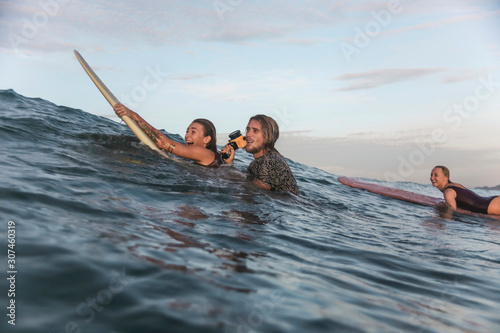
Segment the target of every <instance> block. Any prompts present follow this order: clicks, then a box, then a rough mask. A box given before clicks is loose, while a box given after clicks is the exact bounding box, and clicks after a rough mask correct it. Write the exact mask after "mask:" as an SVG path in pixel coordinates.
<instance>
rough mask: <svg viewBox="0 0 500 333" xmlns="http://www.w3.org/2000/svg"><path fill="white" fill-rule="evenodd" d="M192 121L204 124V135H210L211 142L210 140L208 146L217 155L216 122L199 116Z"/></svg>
mask: <svg viewBox="0 0 500 333" xmlns="http://www.w3.org/2000/svg"><path fill="white" fill-rule="evenodd" d="M192 122H193V123H197V124H200V125H201V126H203V136H209V135H210V142H208V144H207V147H206V148H207V149H208V150H211V151H213V152H214V153H215V154H216V155H217V132H216V131H215V126H214V124H213V123H212V122H211V121H210V120H208V119H204V118H198V119H195V120H193V121H192Z"/></svg>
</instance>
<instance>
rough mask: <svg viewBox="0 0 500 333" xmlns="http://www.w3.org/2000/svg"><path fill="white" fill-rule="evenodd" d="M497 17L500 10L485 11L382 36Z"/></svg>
mask: <svg viewBox="0 0 500 333" xmlns="http://www.w3.org/2000/svg"><path fill="white" fill-rule="evenodd" d="M496 15H500V10H496V11H483V12H481V13H476V14H468V15H462V16H457V17H450V18H446V19H442V20H439V21H432V22H425V23H421V24H417V25H414V26H411V27H404V28H397V29H393V30H388V31H384V32H382V34H394V33H401V32H407V31H414V30H422V29H431V28H436V27H439V26H442V25H447V24H454V23H462V22H468V21H477V20H482V19H484V18H487V17H489V16H496Z"/></svg>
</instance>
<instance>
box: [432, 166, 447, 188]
mask: <svg viewBox="0 0 500 333" xmlns="http://www.w3.org/2000/svg"><path fill="white" fill-rule="evenodd" d="M430 179H431V183H432V186H434V187H437V188H445V187H446V185H447V184H448V177H446V176H445V175H444V173H443V169H441V168H434V169H432V171H431V178H430Z"/></svg>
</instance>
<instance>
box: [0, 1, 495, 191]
mask: <svg viewBox="0 0 500 333" xmlns="http://www.w3.org/2000/svg"><path fill="white" fill-rule="evenodd" d="M499 31H500V1H498V0H496V1H492V0H484V1H483V0H469V1H465V0H464V1H461V0H456V1H451V0H443V1H440V0H429V1H428V0H389V1H332V0H329V1H328V0H324V1H323V0H296V1H284V0H278V1H260V0H252V1H251V0H207V1H201V0H200V1H194V0H193V1H189V0H186V1H180V0H178V1H177V0H171V1H165V0H163V1H159V0H151V1H146V2H139V1H127V0H122V1H92V0H86V1H80V0H36V1H24V0H15V1H14V0H13V1H10V0H0V89H14V90H15V91H16V92H17V93H20V94H22V95H25V96H28V97H40V98H43V99H46V100H49V101H51V102H53V103H56V104H58V105H64V106H68V107H72V108H77V109H81V110H84V111H86V112H89V113H92V114H96V115H101V116H105V117H109V118H111V119H115V120H117V121H118V120H119V119H118V118H117V117H116V116H115V115H114V113H113V111H112V108H111V107H110V106H109V104H108V103H107V102H106V100H105V99H104V98H103V97H102V95H101V94H100V93H99V91H98V90H97V89H96V88H95V86H94V85H93V83H92V82H91V81H90V79H89V78H88V77H87V75H86V74H85V72H84V71H83V69H82V68H81V66H80V64H79V63H78V61H77V60H76V58H75V56H74V53H73V50H78V51H79V52H80V53H81V55H82V56H83V57H84V58H85V59H86V61H87V62H88V63H89V64H90V65H91V66H92V67H93V69H94V70H95V72H96V73H97V74H98V75H99V76H100V78H101V80H102V81H103V82H104V83H105V84H106V85H107V86H108V88H109V89H110V90H111V91H112V92H113V93H114V95H115V96H116V97H117V98H118V99H119V100H120V101H121V102H122V103H124V104H125V105H126V106H128V107H129V108H131V109H133V110H134V111H136V112H138V113H139V114H140V115H141V116H142V117H143V118H145V119H146V120H147V121H148V122H149V123H151V124H152V125H153V126H155V127H156V128H159V129H165V130H166V131H168V132H169V133H177V134H181V135H183V133H184V132H185V129H186V127H187V126H188V125H189V124H190V122H191V121H192V120H193V119H195V118H208V119H210V120H211V121H212V122H213V123H214V124H215V126H216V128H217V132H218V134H219V135H218V143H219V144H220V145H223V144H224V143H225V142H227V139H228V138H227V134H228V133H230V132H232V131H234V130H237V129H240V130H242V131H243V130H244V129H245V127H246V125H247V122H248V119H249V118H250V117H251V116H253V115H255V114H259V113H263V114H266V115H269V116H271V117H273V118H274V119H275V120H276V121H277V122H278V124H279V126H280V139H279V140H278V143H277V148H278V150H279V151H280V152H281V153H282V154H283V155H284V156H286V157H288V158H290V159H291V160H293V161H296V162H300V163H303V164H306V165H310V166H314V167H317V168H320V169H323V170H325V171H327V172H330V173H333V174H335V175H344V176H351V177H365V178H373V179H380V180H388V181H412V182H416V183H423V184H428V183H429V174H430V171H431V169H432V167H433V166H435V165H445V166H448V167H449V168H450V170H451V174H452V180H454V181H455V182H459V183H462V184H463V185H465V186H467V187H478V186H495V185H499V184H500V145H499V143H500V130H499V129H500V37H499V36H500V34H499ZM241 153H244V152H241Z"/></svg>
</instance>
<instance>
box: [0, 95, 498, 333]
mask: <svg viewBox="0 0 500 333" xmlns="http://www.w3.org/2000/svg"><path fill="white" fill-rule="evenodd" d="M165 134H166V135H167V136H169V137H170V138H172V139H174V140H177V141H181V140H182V138H181V137H180V136H179V135H173V134H170V133H165ZM0 138H1V139H2V145H1V146H0V147H1V148H0V149H1V152H0V153H1V156H2V177H1V179H0V194H1V200H2V204H1V205H0V212H1V215H0V216H1V217H2V219H3V221H2V229H1V232H0V235H2V237H1V241H0V243H1V244H2V247H3V248H4V249H5V252H4V253H5V254H4V257H3V258H4V260H7V258H6V254H7V244H8V243H7V223H8V221H14V222H15V224H16V247H15V250H16V253H18V256H17V258H16V259H17V260H16V269H17V272H18V273H17V276H16V295H15V304H16V314H17V317H16V325H15V327H13V326H12V325H10V324H9V323H8V322H7V319H8V317H7V316H5V314H7V309H5V308H4V315H3V316H4V319H3V320H2V321H0V331H1V332H10V331H15V332H64V331H65V330H68V329H69V330H73V331H76V330H77V329H79V330H81V332H113V331H114V332H252V331H254V332H325V333H326V332H328V333H329V332H416V331H417V332H418V331H420V332H450V331H456V332H461V331H475V332H496V331H498V329H499V327H500V320H499V319H498V313H499V311H500V299H499V296H498V294H499V293H498V290H500V279H498V278H495V277H498V272H499V271H500V270H499V268H500V261H499V259H498V258H499V254H500V242H499V239H500V238H499V237H500V226H498V225H497V224H495V223H496V222H495V221H490V220H487V219H484V218H480V217H477V216H468V215H460V214H458V215H456V216H455V217H454V219H453V220H447V219H442V218H440V217H439V214H438V212H437V211H436V210H435V209H434V208H431V207H426V206H418V205H414V204H411V203H406V202H402V201H398V200H395V199H391V198H386V197H382V196H379V195H376V194H373V193H369V192H366V191H363V190H357V189H352V188H349V187H346V186H344V185H342V184H340V183H339V182H338V181H337V176H336V175H333V174H329V173H326V172H324V171H321V170H318V169H315V168H312V167H308V166H305V165H302V164H299V163H295V162H293V161H290V160H288V161H287V162H288V164H289V165H290V168H291V170H292V172H293V174H294V175H295V178H296V180H297V183H298V185H299V187H300V189H301V196H294V195H290V194H286V193H273V192H266V191H261V190H259V189H256V188H254V187H253V186H252V185H250V184H248V183H247V182H246V181H245V180H244V179H242V177H241V174H240V173H239V172H236V171H235V170H234V169H231V168H228V169H224V168H219V169H210V168H204V167H201V166H197V165H193V164H192V163H179V162H177V161H172V160H170V159H165V158H162V157H160V156H158V155H157V154H156V153H155V152H153V151H151V150H150V149H149V148H147V147H145V146H144V145H142V144H140V143H139V142H138V140H137V139H136V138H135V137H134V136H133V134H131V132H130V131H129V129H128V128H127V127H126V126H125V125H123V124H119V123H117V122H115V121H112V120H109V119H106V118H102V117H98V116H94V115H91V114H89V113H86V112H83V111H81V110H76V109H70V108H66V107H63V106H57V105H54V104H52V103H50V102H48V101H45V100H42V99H32V98H26V97H24V96H21V95H19V94H17V93H15V92H14V91H12V90H7V91H0ZM251 161H252V159H251V156H249V155H247V154H245V153H241V154H240V153H238V154H237V156H236V160H235V166H236V168H238V169H240V170H245V169H246V167H247V166H248V165H249V164H250V163H251ZM393 185H394V186H399V187H400V188H402V189H405V190H408V191H413V192H417V193H422V194H427V195H437V193H436V191H435V189H433V188H432V187H431V186H429V185H420V184H414V183H395V184H393ZM480 194H481V195H483V196H488V195H495V194H498V193H497V192H494V191H487V190H484V191H482V192H481V193H480ZM5 262H6V261H5ZM5 271H6V270H5ZM4 281H5V280H4ZM4 286H5V287H6V289H4V290H8V288H7V287H8V286H7V285H6V284H5V283H4Z"/></svg>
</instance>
